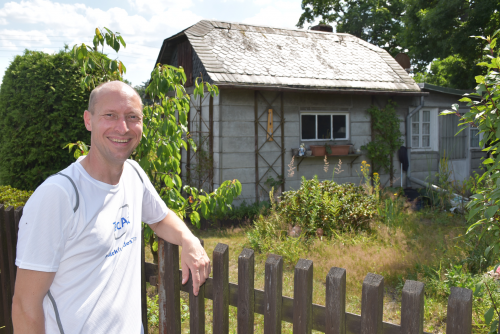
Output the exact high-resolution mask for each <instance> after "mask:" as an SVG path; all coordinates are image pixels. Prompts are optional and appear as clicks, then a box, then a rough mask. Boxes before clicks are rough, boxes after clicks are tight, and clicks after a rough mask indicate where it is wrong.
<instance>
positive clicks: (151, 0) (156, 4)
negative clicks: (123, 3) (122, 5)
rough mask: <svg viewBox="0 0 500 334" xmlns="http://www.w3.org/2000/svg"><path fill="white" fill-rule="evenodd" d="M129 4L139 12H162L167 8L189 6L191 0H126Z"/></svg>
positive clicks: (191, 4)
mask: <svg viewBox="0 0 500 334" xmlns="http://www.w3.org/2000/svg"><path fill="white" fill-rule="evenodd" d="M128 3H129V5H130V6H131V7H132V8H133V9H134V10H137V11H139V12H141V13H143V12H149V13H158V12H163V11H165V10H166V9H167V8H183V9H185V8H191V7H192V6H193V2H192V0H182V1H176V0H128Z"/></svg>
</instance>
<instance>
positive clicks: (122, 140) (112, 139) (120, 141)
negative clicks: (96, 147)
mask: <svg viewBox="0 0 500 334" xmlns="http://www.w3.org/2000/svg"><path fill="white" fill-rule="evenodd" d="M109 140H111V141H112V142H115V143H128V142H129V141H130V140H131V139H130V138H128V139H116V138H109Z"/></svg>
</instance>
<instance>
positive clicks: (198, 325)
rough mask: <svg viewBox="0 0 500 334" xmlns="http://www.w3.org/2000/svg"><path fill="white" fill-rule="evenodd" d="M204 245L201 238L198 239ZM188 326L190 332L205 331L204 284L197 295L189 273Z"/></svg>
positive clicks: (198, 333)
mask: <svg viewBox="0 0 500 334" xmlns="http://www.w3.org/2000/svg"><path fill="white" fill-rule="evenodd" d="M200 243H201V245H202V246H204V242H203V240H200ZM187 284H188V287H189V328H190V333H192V334H204V333H205V285H202V286H200V290H199V291H198V296H195V295H194V293H193V275H192V273H191V272H190V273H189V281H188V283H187Z"/></svg>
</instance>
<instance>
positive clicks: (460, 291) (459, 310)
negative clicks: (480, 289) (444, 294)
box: [446, 287, 472, 334]
mask: <svg viewBox="0 0 500 334" xmlns="http://www.w3.org/2000/svg"><path fill="white" fill-rule="evenodd" d="M470 333H472V290H469V289H464V288H456V287H452V288H451V289H450V297H448V315H447V316H446V334H470Z"/></svg>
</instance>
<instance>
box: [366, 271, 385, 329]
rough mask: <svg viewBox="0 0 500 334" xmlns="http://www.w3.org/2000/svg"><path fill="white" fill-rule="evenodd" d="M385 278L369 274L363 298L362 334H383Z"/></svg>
mask: <svg viewBox="0 0 500 334" xmlns="http://www.w3.org/2000/svg"><path fill="white" fill-rule="evenodd" d="M383 310H384V277H382V276H380V275H375V274H372V273H368V275H366V277H365V280H364V281H363V289H362V296H361V334H382V319H383V315H384V314H383Z"/></svg>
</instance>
